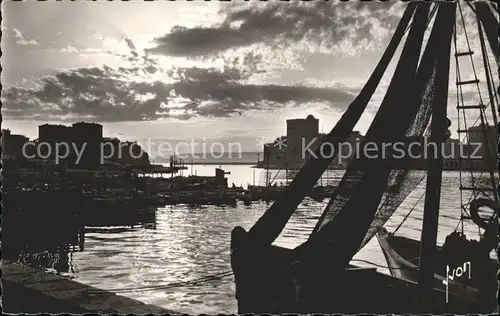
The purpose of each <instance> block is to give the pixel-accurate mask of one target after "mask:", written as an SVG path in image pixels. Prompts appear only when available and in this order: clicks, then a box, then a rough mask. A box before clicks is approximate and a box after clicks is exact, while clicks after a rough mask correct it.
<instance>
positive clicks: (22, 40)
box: [12, 28, 40, 46]
mask: <svg viewBox="0 0 500 316" xmlns="http://www.w3.org/2000/svg"><path fill="white" fill-rule="evenodd" d="M12 36H13V37H14V39H15V40H16V43H17V44H19V45H23V46H29V45H40V44H38V42H37V41H35V40H34V39H26V38H25V37H24V36H23V34H22V33H21V31H19V30H18V29H15V28H14V29H12Z"/></svg>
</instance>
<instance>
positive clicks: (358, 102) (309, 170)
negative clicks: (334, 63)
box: [249, 3, 416, 245]
mask: <svg viewBox="0 0 500 316" xmlns="http://www.w3.org/2000/svg"><path fill="white" fill-rule="evenodd" d="M415 8H416V3H410V4H408V6H407V8H406V10H405V12H404V14H403V16H402V18H401V20H400V22H399V24H398V27H397V28H396V31H395V32H394V35H393V37H392V39H391V41H390V43H389V45H388V46H387V49H386V50H385V52H384V54H383V56H382V58H381V59H380V61H379V63H378V64H377V66H376V68H375V70H374V71H373V73H372V75H371V76H370V78H369V79H368V81H367V83H366V85H365V86H364V87H363V89H362V90H361V92H360V93H359V95H358V96H357V97H356V99H355V100H354V101H353V102H352V103H351V104H350V106H349V108H348V109H347V111H346V112H345V113H344V114H343V115H342V117H341V118H340V120H339V121H338V122H337V124H336V125H335V127H334V128H333V129H332V130H331V131H330V133H328V134H327V135H326V136H325V137H323V138H322V139H321V142H320V144H319V145H318V149H317V150H316V151H315V155H313V158H311V159H309V160H308V161H307V162H306V164H305V165H304V166H303V167H302V168H301V170H300V171H299V172H298V173H297V175H296V176H295V178H294V179H293V181H292V183H291V184H290V185H289V187H288V188H287V190H286V191H285V192H284V194H283V196H282V197H281V198H280V199H278V200H277V201H276V202H275V203H273V205H271V207H270V208H269V209H268V210H267V211H266V212H265V213H264V215H262V217H261V218H259V220H258V221H257V223H255V225H254V226H253V227H252V228H251V230H250V231H249V234H250V235H251V238H252V239H253V240H255V241H256V242H257V243H262V244H264V245H266V244H267V245H269V244H271V243H272V242H274V240H275V239H276V238H277V237H278V236H279V234H280V233H281V231H282V230H283V228H284V227H285V225H286V223H287V222H288V220H289V219H290V217H291V216H292V214H293V213H294V211H295V210H296V209H297V207H298V205H299V204H300V203H301V202H302V200H303V199H304V198H305V196H306V195H307V194H308V193H309V192H311V190H312V188H313V187H314V186H315V185H316V183H317V182H318V180H319V179H320V177H321V176H322V174H323V173H324V171H325V170H326V169H327V168H328V166H329V165H330V164H331V162H332V161H333V159H335V157H336V153H333V154H332V152H328V150H329V149H331V150H334V149H336V148H339V146H340V144H342V143H344V142H346V140H347V139H348V137H349V136H350V134H351V132H352V131H353V129H354V127H355V126H356V124H357V123H358V121H359V119H360V117H361V115H362V114H363V112H364V111H365V109H366V106H367V105H368V102H369V101H370V99H371V97H372V96H373V94H374V92H375V90H376V88H377V87H378V85H379V84H380V81H381V79H382V77H383V75H384V73H385V71H386V70H387V67H388V65H389V63H390V61H391V59H392V58H393V56H394V54H395V52H396V50H397V48H398V46H399V43H400V42H401V40H402V38H403V36H404V35H405V32H406V29H407V27H408V25H409V23H410V19H411V17H412V15H413V13H414V11H415ZM325 143H326V144H330V145H332V146H326V148H327V150H326V152H325V151H322V145H323V144H325Z"/></svg>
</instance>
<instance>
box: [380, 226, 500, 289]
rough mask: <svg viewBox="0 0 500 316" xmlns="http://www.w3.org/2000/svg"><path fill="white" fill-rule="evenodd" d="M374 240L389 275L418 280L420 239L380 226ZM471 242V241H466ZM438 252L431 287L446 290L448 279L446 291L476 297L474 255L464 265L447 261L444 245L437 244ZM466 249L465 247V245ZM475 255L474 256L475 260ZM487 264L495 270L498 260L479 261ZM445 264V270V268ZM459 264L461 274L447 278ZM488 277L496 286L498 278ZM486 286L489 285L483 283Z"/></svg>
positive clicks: (475, 261)
mask: <svg viewBox="0 0 500 316" xmlns="http://www.w3.org/2000/svg"><path fill="white" fill-rule="evenodd" d="M377 240H378V243H379V244H380V247H381V248H382V252H383V254H384V257H385V259H386V261H387V263H388V269H389V271H390V273H391V275H392V276H394V277H397V278H401V279H404V280H408V281H412V282H418V273H419V261H420V242H419V241H417V240H414V239H410V238H407V237H403V236H396V235H394V234H393V233H390V232H388V231H387V229H385V228H384V227H382V228H381V229H380V230H379V231H378V233H377ZM465 242H470V241H465ZM436 250H437V251H436V252H437V256H436V258H435V263H436V264H435V269H434V271H435V273H434V287H435V288H441V289H443V290H446V285H445V283H446V282H449V284H448V285H449V289H448V290H449V292H451V293H454V294H456V295H457V296H459V297H469V298H472V297H474V298H476V297H477V295H478V293H479V290H478V287H479V285H478V283H479V282H481V281H480V280H479V278H480V275H481V273H484V271H480V270H479V269H478V267H477V264H476V263H477V256H471V260H470V261H472V265H471V264H469V266H465V267H464V266H463V262H464V261H462V264H455V265H453V264H452V263H451V262H450V261H451V260H450V259H451V258H449V257H448V256H446V254H445V252H444V251H443V247H441V246H436ZM464 253H465V249H464ZM475 259H476V260H475ZM485 264H486V265H487V266H488V267H486V269H487V270H489V271H491V270H492V269H493V271H498V262H497V261H496V260H494V259H489V262H485V263H483V264H482V266H483V267H484V265H485ZM447 265H448V270H447ZM456 268H460V269H461V271H462V272H465V273H463V274H462V275H461V276H460V277H458V278H457V277H454V276H452V278H453V277H454V280H451V278H449V279H447V274H448V275H451V271H452V270H454V269H456ZM487 280H491V282H492V284H489V286H493V287H495V286H496V284H497V280H495V279H491V278H487ZM486 286H488V285H486Z"/></svg>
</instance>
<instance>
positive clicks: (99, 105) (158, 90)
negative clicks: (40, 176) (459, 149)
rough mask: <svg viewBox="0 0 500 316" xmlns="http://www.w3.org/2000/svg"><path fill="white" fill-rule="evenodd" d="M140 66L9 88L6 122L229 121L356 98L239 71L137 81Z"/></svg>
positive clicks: (194, 71) (78, 72) (181, 72)
mask: <svg viewBox="0 0 500 316" xmlns="http://www.w3.org/2000/svg"><path fill="white" fill-rule="evenodd" d="M144 71H145V70H144V68H141V67H129V68H125V67H121V68H119V69H116V70H115V69H111V68H109V67H101V68H98V67H94V68H81V69H75V70H70V71H65V72H59V73H57V74H55V75H54V76H49V77H45V78H43V80H42V81H41V82H40V84H39V85H38V86H37V87H34V88H31V89H28V88H18V87H13V88H10V89H6V90H4V91H3V94H2V99H3V100H2V101H3V114H4V117H5V118H6V119H27V118H31V119H33V118H38V119H45V120H49V119H54V118H58V119H61V120H64V117H67V118H69V119H72V120H74V118H76V117H81V118H92V119H94V120H96V121H144V120H157V119H164V118H175V119H180V120H186V119H191V118H196V117H229V116H234V115H242V114H243V113H245V111H248V110H256V109H257V110H259V109H260V110H271V111H274V110H276V109H279V108H281V107H283V106H284V105H290V106H299V105H300V104H301V103H303V102H309V101H320V102H325V103H327V104H330V105H331V106H334V107H339V108H340V109H343V108H345V106H347V105H348V104H349V102H350V101H351V100H352V98H353V96H352V95H350V94H348V93H345V92H343V91H341V90H340V89H335V88H313V87H306V86H298V87H297V86H279V85H249V84H242V83H239V82H238V80H239V79H241V78H242V77H244V75H242V74H241V73H240V72H239V71H237V70H236V69H234V68H229V67H226V68H225V69H223V70H220V69H215V68H208V69H202V68H174V69H172V70H170V71H169V72H168V73H167V74H166V75H168V76H170V79H171V80H170V82H169V83H165V82H161V81H132V80H131V79H130V78H131V75H136V74H138V73H140V72H144Z"/></svg>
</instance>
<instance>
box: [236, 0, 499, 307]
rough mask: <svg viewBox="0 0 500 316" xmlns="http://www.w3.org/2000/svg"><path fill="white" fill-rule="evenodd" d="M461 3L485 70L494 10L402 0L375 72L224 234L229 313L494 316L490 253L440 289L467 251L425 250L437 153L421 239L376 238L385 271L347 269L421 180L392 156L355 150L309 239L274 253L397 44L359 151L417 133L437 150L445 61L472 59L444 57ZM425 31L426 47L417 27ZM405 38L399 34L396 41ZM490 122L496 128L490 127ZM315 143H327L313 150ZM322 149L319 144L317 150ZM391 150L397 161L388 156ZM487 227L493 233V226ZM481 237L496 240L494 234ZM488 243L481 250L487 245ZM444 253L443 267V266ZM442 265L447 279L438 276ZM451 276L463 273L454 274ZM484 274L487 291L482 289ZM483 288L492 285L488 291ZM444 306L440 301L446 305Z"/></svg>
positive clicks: (442, 133)
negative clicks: (233, 303)
mask: <svg viewBox="0 0 500 316" xmlns="http://www.w3.org/2000/svg"><path fill="white" fill-rule="evenodd" d="M464 4H465V5H466V6H468V7H470V8H471V10H472V12H473V13H472V14H476V17H477V19H478V26H479V27H478V34H479V37H480V40H481V54H482V55H483V61H484V65H485V66H484V68H485V70H486V72H485V74H488V73H490V71H489V70H490V69H489V66H488V63H487V61H488V57H489V56H488V55H487V54H488V51H487V49H486V44H485V43H486V42H485V40H484V38H483V36H482V34H483V33H482V27H481V26H483V27H484V30H485V33H486V35H487V36H486V38H487V40H488V42H489V44H490V46H491V48H492V49H493V50H496V47H497V45H498V40H497V36H496V33H495V30H496V25H497V24H498V20H497V19H496V14H494V12H493V11H494V8H495V9H497V7H494V8H493V7H492V6H491V5H490V4H489V3H488V2H485V1H477V2H474V3H473V4H471V3H469V2H468V1H454V2H451V3H444V2H441V1H439V2H433V3H432V4H431V3H429V2H427V1H411V2H409V3H408V4H406V9H405V11H404V13H403V15H402V17H401V19H400V21H399V23H398V25H397V27H396V29H395V31H394V33H393V36H392V37H391V39H390V41H389V44H388V45H387V49H386V50H385V51H384V52H383V55H382V57H381V58H380V61H379V63H378V64H377V66H376V67H375V69H374V71H373V73H372V74H371V75H370V77H369V79H368V81H367V82H366V84H365V85H364V86H363V88H362V89H361V91H360V93H359V94H358V95H357V97H356V98H355V99H354V100H353V101H352V103H351V104H350V105H349V107H348V108H347V109H346V111H345V112H344V114H343V115H342V116H341V118H340V119H339V120H338V122H337V123H336V125H335V126H334V127H333V128H332V129H331V131H330V132H329V133H328V134H326V135H324V136H323V138H322V139H321V143H320V144H319V146H318V147H317V149H316V150H314V155H311V157H310V159H308V160H307V161H306V162H305V164H304V166H303V167H302V168H301V169H300V170H299V172H298V173H297V174H296V175H295V177H294V179H293V181H292V182H291V184H290V185H289V186H288V187H287V189H286V190H285V191H284V192H283V193H282V194H281V195H279V196H278V199H277V200H276V201H275V202H274V203H273V204H272V205H271V206H270V207H269V208H268V209H267V210H266V212H265V213H264V214H263V215H262V216H261V217H260V218H259V219H258V220H257V222H256V223H255V224H254V225H253V226H252V227H251V228H250V229H249V230H248V231H246V230H245V229H244V228H243V227H241V226H237V227H235V228H234V229H233V231H232V234H231V266H232V269H233V272H234V282H235V285H236V286H235V289H236V293H235V296H236V298H237V301H238V313H239V314H247V313H270V314H280V313H301V314H311V313H322V314H337V313H345V314H359V313H370V314H424V313H425V314H475V313H492V312H494V311H495V310H496V308H497V306H493V305H492V303H491V301H490V298H491V297H493V295H495V296H496V293H497V284H496V283H497V281H496V278H495V276H496V274H497V270H495V271H494V272H493V273H491V271H486V270H484V269H483V267H487V266H489V267H490V268H492V267H495V266H492V265H490V263H491V260H490V259H489V258H488V256H486V258H485V257H484V256H483V258H482V259H480V260H477V261H474V260H472V258H471V260H470V262H471V263H470V266H471V268H472V269H469V271H470V270H472V271H471V280H462V279H467V278H461V279H460V280H459V281H460V282H456V284H455V283H453V284H451V282H448V281H449V280H451V278H450V275H452V276H453V274H452V273H454V272H453V271H456V272H457V271H458V267H459V265H462V264H463V262H460V263H459V265H453V264H450V263H449V261H448V259H449V258H448V256H450V257H454V256H455V255H457V254H458V255H460V254H462V255H463V254H464V253H467V251H468V250H465V251H464V250H462V249H460V248H459V251H458V252H457V251H456V248H454V247H452V248H449V247H448V246H446V245H447V242H445V244H444V245H443V247H442V248H438V250H439V252H438V255H437V256H436V253H435V251H434V250H435V249H436V246H437V232H438V224H439V222H438V220H439V210H440V205H441V204H440V202H441V197H440V194H439V192H441V189H442V164H443V163H442V159H443V157H442V155H440V154H437V155H436V156H437V157H427V158H426V159H425V162H426V164H427V169H426V174H427V177H426V178H427V183H426V185H425V193H424V194H425V197H426V199H425V207H424V218H423V220H422V232H421V240H422V242H420V241H413V240H411V239H409V238H405V237H396V236H394V235H390V234H389V233H387V231H385V232H384V231H383V230H381V231H380V232H379V234H378V236H377V238H378V239H379V241H380V243H381V245H382V248H384V254H385V256H386V258H387V260H388V261H389V263H390V266H391V274H393V275H387V274H384V273H379V272H377V271H376V270H374V269H372V270H368V269H361V268H358V267H356V268H353V267H352V266H351V261H353V257H354V256H355V254H356V253H358V251H359V250H360V249H361V248H362V247H363V246H364V245H365V244H366V243H365V241H366V242H367V240H368V241H369V240H371V238H372V237H373V236H375V235H376V233H377V230H378V229H379V228H380V227H382V226H383V225H384V224H385V223H386V222H387V220H388V219H389V218H390V217H391V216H392V214H394V212H395V211H396V210H397V209H398V208H399V206H400V205H401V203H402V202H403V201H404V200H405V199H406V198H407V197H408V195H409V194H410V193H411V192H413V191H414V189H415V188H416V186H417V185H418V184H419V183H420V182H421V181H422V180H423V178H424V177H421V176H417V175H418V174H421V172H413V171H414V170H415V169H412V167H413V163H416V162H418V160H417V159H415V160H412V159H403V160H400V159H398V158H396V157H395V156H394V159H392V158H391V156H389V158H388V159H374V158H373V157H372V158H370V157H368V156H367V155H366V154H365V155H364V156H363V157H361V158H360V159H353V160H351V161H349V162H348V166H347V169H346V171H345V173H344V175H343V176H342V179H341V180H340V182H339V184H337V185H336V187H335V189H334V190H333V193H332V195H331V197H330V201H329V203H328V205H327V206H326V207H325V209H324V211H323V213H322V214H321V216H320V218H319V219H318V222H317V224H316V227H315V228H314V230H313V231H312V232H311V234H310V235H309V239H308V240H307V241H305V242H303V243H301V244H300V245H298V246H297V247H295V248H294V249H285V248H281V247H278V246H276V245H274V242H275V241H276V239H277V238H278V237H279V236H280V235H281V233H282V231H283V229H284V228H285V226H286V225H287V223H288V222H289V220H290V218H291V216H292V215H293V213H294V212H295V211H296V210H297V208H298V206H299V205H300V203H302V202H303V201H304V198H305V197H306V196H307V195H308V194H309V193H310V192H311V191H312V190H313V188H314V186H315V185H316V184H317V183H318V181H319V180H320V178H321V176H322V174H323V173H324V171H325V170H326V169H327V168H328V166H329V165H331V164H332V162H333V160H334V158H335V153H334V148H338V146H340V145H341V144H342V143H344V142H346V141H347V139H348V138H349V135H351V133H352V132H353V130H354V128H355V126H356V124H358V122H359V121H360V118H361V115H362V114H363V113H365V111H366V109H367V106H368V103H369V102H370V100H371V98H372V96H373V94H374V92H375V91H376V88H377V87H378V86H379V85H380V83H381V79H382V77H383V75H384V74H385V73H386V71H387V69H388V66H389V63H390V62H391V60H394V55H395V53H396V51H398V49H397V48H398V46H399V44H400V43H402V42H403V40H404V44H403V45H404V46H403V48H402V50H401V54H400V56H399V60H398V61H397V65H396V70H395V71H394V74H393V76H392V78H391V82H390V84H389V86H388V87H387V89H386V94H385V97H384V98H383V99H382V101H381V103H380V107H379V109H378V111H377V114H376V115H375V117H374V119H373V121H372V123H371V125H370V127H369V129H368V131H367V132H366V135H365V136H364V138H363V141H362V146H365V145H366V144H368V143H369V142H374V143H375V144H377V145H378V144H380V143H381V144H382V147H381V148H384V147H385V146H384V144H386V142H388V143H393V144H394V142H395V141H396V142H399V141H400V140H404V141H405V142H406V141H413V138H415V139H420V138H422V137H424V136H425V135H430V140H431V142H435V143H436V144H439V145H442V144H444V143H445V141H446V140H447V139H449V137H450V135H449V134H450V133H449V130H447V129H448V128H449V127H450V125H451V121H450V120H449V119H448V114H447V108H448V107H449V105H448V90H449V80H450V78H449V77H450V67H449V65H450V62H451V58H452V57H451V56H454V57H455V59H456V58H458V57H461V56H470V55H472V51H471V50H468V51H465V52H464V51H456V49H455V52H452V44H454V45H453V46H454V47H456V44H457V41H458V40H457V38H458V37H459V36H457V34H454V30H455V29H456V26H457V23H459V22H460V20H459V21H458V22H457V9H458V10H459V12H460V15H462V14H463V13H462V11H463V10H462V9H463V7H464ZM464 8H465V7H464ZM434 16H435V19H434ZM433 21H434V22H433ZM430 24H432V27H431V26H430ZM429 29H430V34H429V33H427V34H429V36H428V38H427V40H426V36H425V35H426V31H428V30H429ZM406 33H408V36H407V37H406V38H405V34H406ZM461 36H462V35H461ZM424 45H425V46H424ZM457 71H458V70H457ZM487 81H488V80H487ZM477 82H479V80H467V81H460V80H458V79H457V85H464V84H477ZM488 92H489V94H490V95H493V92H494V91H493V90H492V85H491V84H488ZM457 94H458V93H457ZM490 99H491V101H490V103H487V102H485V104H489V105H491V107H492V110H493V113H494V118H495V117H496V108H495V106H496V105H497V103H496V102H495V100H494V98H493V97H491V96H490ZM459 108H463V109H471V110H472V109H478V108H480V109H482V111H483V112H484V111H485V110H484V108H486V106H484V107H483V106H477V105H475V106H471V105H463V104H461V105H460V107H459ZM483 112H482V113H481V117H480V118H481V119H482V122H483V121H486V120H485V119H484V118H485V117H484V115H483V114H484V113H483ZM494 123H495V125H496V124H497V121H496V119H495V120H494ZM428 132H429V134H427V133H428ZM472 132H473V131H472ZM405 142H403V143H405ZM325 144H327V145H329V146H326V147H323V145H325ZM323 148H327V150H326V153H325V152H324V151H323V150H322V149H323ZM328 148H330V149H328ZM378 148H380V147H378ZM365 149H366V148H365ZM408 149H410V148H408ZM391 151H392V150H391ZM437 152H439V151H437ZM389 154H390V152H389ZM393 154H395V155H399V154H397V153H396V150H394V151H393ZM443 155H444V154H443ZM382 156H384V152H382ZM490 174H491V173H490ZM492 182H495V181H492ZM388 184H389V185H388ZM494 184H495V183H492V186H491V187H490V188H489V189H492V188H493V186H494ZM465 185H467V183H465ZM460 186H461V187H463V188H465V189H470V188H469V187H467V186H462V183H460ZM252 189H256V188H255V187H251V186H249V191H250V192H252V193H254V191H257V190H252ZM257 193H258V192H257ZM457 198H458V197H457ZM474 198H476V196H474ZM476 201H477V199H476ZM483 201H484V200H483ZM494 201H495V203H496V202H497V201H498V199H497V198H496V197H495V199H494ZM472 203H476V202H474V201H473V202H472ZM489 203H490V204H489V205H481V206H488V207H490V208H492V207H491V206H490V205H493V204H492V203H491V202H489ZM478 205H479V204H478ZM494 209H495V208H494ZM496 209H498V207H496ZM471 213H472V212H471ZM471 216H472V214H471ZM494 220H495V221H497V219H494ZM487 231H489V232H490V233H491V232H492V230H491V229H489V230H487ZM451 236H455V235H453V234H452V235H450V236H449V237H450V238H451V239H453V237H451ZM490 237H491V234H490ZM487 240H489V241H491V240H493V241H494V239H492V238H488V239H487ZM489 241H488V242H487V243H486V244H487V245H488V246H491V244H490V242H489ZM480 242H481V241H480ZM471 243H472V242H471ZM448 245H450V244H448ZM493 247H495V246H493ZM420 249H422V251H420ZM446 249H449V250H450V251H448V250H446ZM471 249H472V248H471ZM487 249H491V248H488V247H486V248H484V250H482V252H481V253H482V254H483V255H484V254H485V253H486V251H485V250H487ZM454 250H455V251H454ZM445 253H446V254H447V255H446V256H444V254H445ZM487 254H489V253H487ZM445 257H446V260H443V259H444V258H445ZM450 262H451V261H450ZM466 263H467V262H466ZM478 264H479V265H483V267H481V266H478ZM449 267H451V268H450V271H449V272H451V273H448V268H449ZM451 270H453V271H451ZM483 270H484V271H483ZM462 272H463V269H462ZM458 274H460V273H456V275H458ZM395 275H397V276H395ZM461 275H462V277H464V276H465V275H463V273H462V274H461ZM445 277H446V279H445ZM467 277H468V274H467ZM487 278H489V279H490V283H488V282H484V281H485V280H486V279H487ZM415 280H417V282H416V281H415ZM456 280H457V278H455V280H452V281H456ZM443 281H444V282H445V283H447V282H448V283H449V284H450V286H449V288H448V287H447V288H445V287H444V284H443ZM485 284H486V285H485ZM489 285H495V286H494V287H493V291H492V289H491V288H489V287H488V286H489ZM448 290H449V293H448ZM445 295H446V296H445ZM483 297H487V299H483ZM445 298H449V303H448V300H447V299H445Z"/></svg>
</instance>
